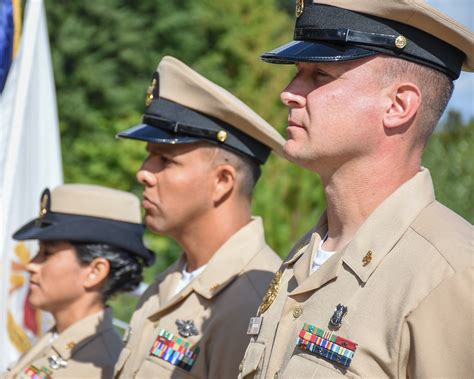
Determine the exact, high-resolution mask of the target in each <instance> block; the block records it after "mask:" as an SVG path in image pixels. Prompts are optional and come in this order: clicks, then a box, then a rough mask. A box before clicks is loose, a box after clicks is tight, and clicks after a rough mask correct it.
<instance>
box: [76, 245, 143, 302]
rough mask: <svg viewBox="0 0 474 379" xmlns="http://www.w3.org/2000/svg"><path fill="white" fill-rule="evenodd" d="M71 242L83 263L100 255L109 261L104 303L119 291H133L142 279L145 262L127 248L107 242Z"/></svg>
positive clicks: (103, 295)
mask: <svg viewBox="0 0 474 379" xmlns="http://www.w3.org/2000/svg"><path fill="white" fill-rule="evenodd" d="M70 243H71V244H72V245H73V246H74V248H75V250H76V256H77V259H78V260H79V262H80V263H81V264H89V263H90V262H92V261H93V260H94V259H95V258H99V257H102V258H105V259H107V260H108V261H109V264H110V272H109V275H108V276H107V279H106V281H105V284H104V286H103V288H102V299H103V301H104V303H105V302H106V301H107V300H108V299H109V298H110V297H111V296H112V295H114V294H115V293H117V292H121V291H124V292H126V291H133V290H134V289H135V288H137V287H138V285H139V284H140V282H141V281H142V279H143V276H142V272H143V262H141V261H140V260H139V258H138V257H137V256H136V255H134V254H132V253H129V252H128V251H127V250H124V249H122V248H119V247H115V246H112V245H109V244H105V243H89V242H85V243H84V242H74V241H70Z"/></svg>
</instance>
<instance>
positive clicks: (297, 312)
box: [293, 305, 303, 318]
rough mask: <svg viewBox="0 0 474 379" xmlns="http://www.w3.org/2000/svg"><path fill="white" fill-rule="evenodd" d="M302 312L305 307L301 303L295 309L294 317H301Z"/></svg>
mask: <svg viewBox="0 0 474 379" xmlns="http://www.w3.org/2000/svg"><path fill="white" fill-rule="evenodd" d="M302 313H303V307H302V306H301V305H298V306H297V307H296V308H295V309H293V317H294V318H298V317H300V316H301V314H302Z"/></svg>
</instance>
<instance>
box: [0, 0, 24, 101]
mask: <svg viewBox="0 0 474 379" xmlns="http://www.w3.org/2000/svg"><path fill="white" fill-rule="evenodd" d="M20 30H21V9H20V0H0V94H1V93H2V91H3V87H4V86H5V81H6V80H7V75H8V71H9V69H10V65H11V63H12V59H13V57H14V56H15V55H16V52H17V50H18V41H19V35H20Z"/></svg>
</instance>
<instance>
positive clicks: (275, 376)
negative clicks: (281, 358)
mask: <svg viewBox="0 0 474 379" xmlns="http://www.w3.org/2000/svg"><path fill="white" fill-rule="evenodd" d="M279 376H280V375H278V371H277V372H275V375H273V378H274V379H278V377H279Z"/></svg>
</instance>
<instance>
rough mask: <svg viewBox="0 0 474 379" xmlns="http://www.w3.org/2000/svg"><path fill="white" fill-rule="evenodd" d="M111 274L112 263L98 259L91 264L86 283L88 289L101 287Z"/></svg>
mask: <svg viewBox="0 0 474 379" xmlns="http://www.w3.org/2000/svg"><path fill="white" fill-rule="evenodd" d="M109 272H110V263H109V261H108V260H107V259H105V258H102V257H98V258H95V259H94V260H93V261H92V262H91V263H89V274H88V275H87V278H86V280H85V281H84V287H85V288H86V289H92V288H94V287H96V286H98V285H101V284H102V283H103V282H105V280H106V279H107V276H108V275H109Z"/></svg>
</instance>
